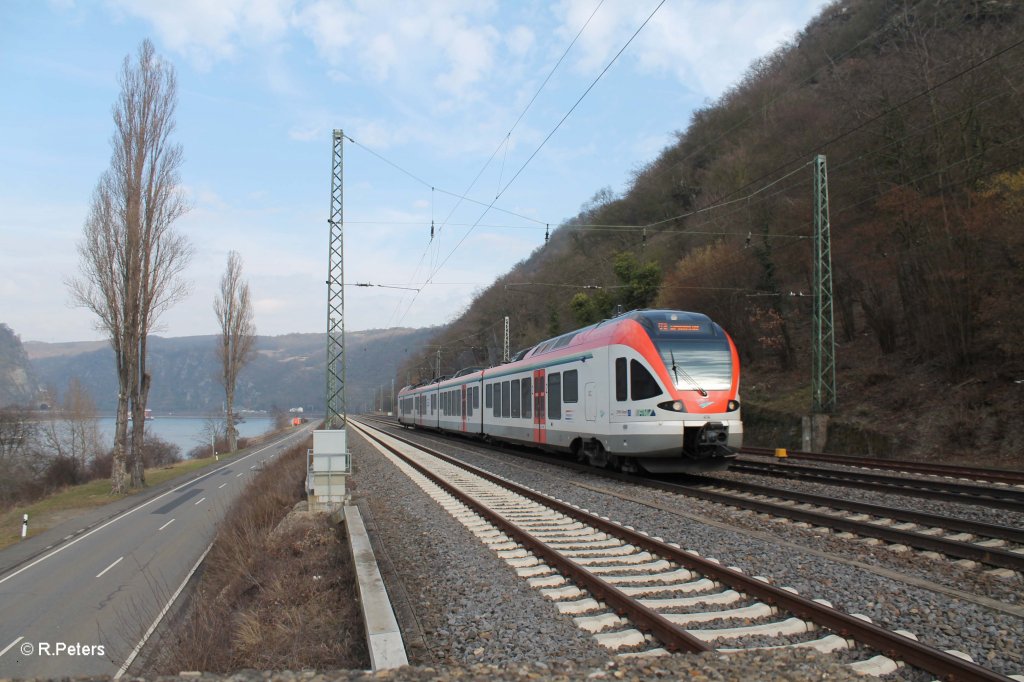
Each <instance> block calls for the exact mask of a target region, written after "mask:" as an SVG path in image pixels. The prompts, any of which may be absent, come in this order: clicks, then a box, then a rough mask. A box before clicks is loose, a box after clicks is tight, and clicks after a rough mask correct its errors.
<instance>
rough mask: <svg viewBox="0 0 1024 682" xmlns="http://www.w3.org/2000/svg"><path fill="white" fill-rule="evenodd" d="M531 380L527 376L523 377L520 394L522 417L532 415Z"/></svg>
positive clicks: (526, 417) (527, 417)
mask: <svg viewBox="0 0 1024 682" xmlns="http://www.w3.org/2000/svg"><path fill="white" fill-rule="evenodd" d="M532 384H533V381H532V380H531V379H530V378H529V377H527V378H526V379H523V384H522V396H523V417H524V418H525V419H530V418H532V417H533V386H532Z"/></svg>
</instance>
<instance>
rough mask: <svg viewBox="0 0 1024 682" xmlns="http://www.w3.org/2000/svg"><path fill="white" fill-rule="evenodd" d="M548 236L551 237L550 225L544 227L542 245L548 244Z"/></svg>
mask: <svg viewBox="0 0 1024 682" xmlns="http://www.w3.org/2000/svg"><path fill="white" fill-rule="evenodd" d="M549 236H551V225H550V224H548V225H545V226H544V243H545V244H547V243H548V237H549Z"/></svg>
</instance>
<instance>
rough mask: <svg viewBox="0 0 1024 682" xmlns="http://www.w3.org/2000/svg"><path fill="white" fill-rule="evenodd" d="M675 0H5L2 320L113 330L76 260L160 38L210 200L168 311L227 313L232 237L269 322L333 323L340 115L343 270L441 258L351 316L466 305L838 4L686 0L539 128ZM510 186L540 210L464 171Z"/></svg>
mask: <svg viewBox="0 0 1024 682" xmlns="http://www.w3.org/2000/svg"><path fill="white" fill-rule="evenodd" d="M659 2H660V0H604V2H601V0H562V1H560V2H533V1H530V0H519V1H514V2H513V1H508V2H487V1H485V0H475V1H473V0H469V1H461V0H437V1H434V0H424V1H421V2H406V1H398V0H394V1H391V0H378V1H376V2H371V1H367V0H348V1H344V2H343V1H327V0H178V1H176V2H160V1H156V0H105V1H96V2H80V1H76V0H54V1H52V2H38V1H35V0H0V92H2V93H3V94H2V96H0V322H5V323H7V324H8V325H10V326H11V327H12V328H13V329H14V331H15V332H17V333H18V334H20V335H21V337H22V340H26V341H27V340H39V341H49V342H57V341H82V340H91V339H98V338H102V334H101V333H100V332H98V331H97V330H96V329H95V328H94V320H93V317H92V316H91V314H89V313H88V312H86V311H84V310H82V309H76V308H73V307H71V304H70V297H69V295H68V293H67V289H66V287H65V285H64V282H65V281H66V279H67V278H68V277H70V276H73V275H74V274H75V273H76V272H77V267H78V266H77V255H76V243H77V242H78V240H79V239H80V235H81V230H82V225H83V222H84V219H85V216H86V213H87V210H88V203H89V198H90V196H91V193H92V190H93V187H94V186H95V184H96V181H97V179H98V178H99V176H100V174H101V173H102V171H103V170H104V169H105V168H106V167H107V166H108V164H109V159H110V143H109V140H110V136H111V133H112V132H113V123H112V120H111V106H112V104H113V102H114V100H115V98H116V96H117V92H118V84H117V75H118V72H119V70H120V67H121V63H122V60H123V59H124V58H125V56H126V55H129V54H131V55H132V56H134V55H135V52H136V50H137V48H138V45H139V43H140V42H141V41H142V40H143V39H145V38H150V39H151V40H152V41H153V43H154V45H155V47H156V50H157V53H158V54H159V55H160V56H161V57H162V58H164V59H166V60H167V61H169V62H170V63H172V64H173V65H174V67H175V69H176V72H177V76H178V87H179V101H178V115H177V123H178V126H177V131H176V136H175V139H176V140H177V141H178V142H179V143H181V145H182V146H183V148H184V153H185V163H184V167H183V169H182V177H181V181H182V191H184V192H185V193H186V195H187V196H188V198H189V201H190V203H191V205H192V210H191V211H190V213H189V214H188V215H187V216H186V217H184V218H183V219H181V220H180V221H179V223H178V229H179V230H181V231H182V232H183V233H185V234H186V235H187V236H188V237H189V239H190V240H191V241H192V243H193V245H194V246H195V255H194V257H193V260H192V262H191V265H190V266H189V268H188V271H187V276H188V279H189V280H190V281H191V282H192V293H191V294H190V295H189V297H188V298H187V299H186V300H184V301H182V302H181V303H179V304H178V305H177V306H175V307H174V308H173V309H172V310H170V311H169V312H168V313H166V314H165V315H164V317H163V318H162V320H161V323H162V329H161V330H160V331H159V332H158V333H160V334H162V335H164V336H186V335H193V334H213V333H216V332H217V329H216V322H215V319H214V315H213V311H212V302H213V298H214V296H215V293H216V286H217V281H218V279H219V277H220V274H221V272H222V271H223V269H224V266H225V262H226V258H227V253H228V251H229V250H232V249H234V250H237V251H238V252H239V253H240V254H241V255H242V258H243V260H244V262H245V276H246V277H247V279H248V280H249V282H250V285H251V287H252V290H253V295H254V299H255V301H256V325H257V328H258V330H259V332H260V333H261V334H284V333H289V332H322V331H324V329H325V317H326V315H325V312H326V303H325V299H326V286H325V285H324V279H325V275H326V270H327V238H328V235H327V216H328V209H329V207H330V168H331V130H332V129H335V128H341V129H343V130H344V131H345V133H346V134H347V135H349V136H350V137H351V138H352V139H354V140H355V141H356V142H357V143H359V144H358V145H352V144H350V143H346V146H345V213H344V215H345V238H346V241H345V254H346V258H345V279H346V281H347V282H350V283H354V282H370V283H374V284H385V285H398V286H411V287H422V285H423V283H424V282H426V281H428V280H429V281H430V284H429V285H427V286H425V287H422V291H421V292H420V294H419V295H418V296H417V297H416V299H415V302H414V303H413V304H412V305H410V303H411V302H412V299H411V292H408V291H403V290H400V289H388V288H379V287H374V288H354V287H347V288H346V327H347V328H348V329H350V330H360V329H372V328H384V327H390V326H396V325H402V326H416V327H418V326H425V325H431V324H440V323H444V322H447V321H449V320H450V319H452V318H453V317H455V316H457V315H458V314H459V313H460V312H461V311H462V310H464V309H465V308H466V306H467V305H468V304H469V302H470V301H471V300H472V297H473V295H474V292H476V291H479V290H481V289H483V288H485V287H486V286H488V285H489V284H490V283H491V282H492V281H493V280H494V278H495V277H497V276H498V275H500V274H501V273H503V272H505V271H507V270H508V269H509V268H510V267H511V266H513V265H514V264H515V263H516V262H518V261H520V260H522V259H523V258H525V257H527V256H528V255H529V254H530V253H531V252H532V251H533V250H534V249H535V248H537V247H538V246H540V245H541V244H543V240H544V226H543V224H542V223H550V224H551V226H552V229H553V228H554V227H555V226H556V225H557V224H558V223H560V222H561V221H563V220H565V219H567V218H570V217H572V216H573V215H575V214H576V213H577V212H578V211H579V208H580V206H581V205H582V204H583V203H585V202H587V201H588V200H589V199H590V198H591V197H592V196H593V195H594V194H595V192H597V191H598V190H600V189H601V188H604V187H610V188H611V189H612V190H613V191H614V192H616V193H619V192H621V191H623V189H624V188H625V187H626V186H627V184H628V182H629V178H630V175H631V173H632V171H633V170H635V169H636V168H638V167H640V166H642V165H643V164H644V163H646V162H648V161H650V160H652V159H653V158H654V157H655V156H656V155H657V153H658V152H659V151H660V150H661V149H662V148H663V147H664V146H666V145H668V144H670V143H671V142H672V141H673V139H674V138H673V132H674V131H678V130H683V129H685V127H686V125H687V124H688V122H689V119H690V114H691V112H692V111H693V110H694V108H697V107H700V106H703V105H705V104H707V103H708V102H709V101H712V100H714V98H716V97H718V96H719V95H720V94H721V93H722V92H723V91H724V90H725V89H727V88H728V86H729V85H730V84H731V83H733V82H735V81H736V80H737V79H738V78H739V77H740V76H742V74H743V72H744V71H745V70H746V69H747V67H748V66H749V64H750V63H751V61H752V60H754V59H756V58H757V57H758V56H760V55H763V54H765V53H767V52H770V51H771V50H773V49H775V48H776V47H777V46H779V45H780V44H781V43H782V42H783V41H785V40H788V39H790V38H792V36H793V35H794V33H795V32H796V31H798V30H800V29H801V28H802V27H803V26H804V25H805V24H806V22H807V21H808V20H809V19H810V18H811V17H813V16H814V15H815V14H816V13H817V12H818V11H819V10H820V9H821V7H822V6H823V4H824V3H823V2H821V0H786V1H781V0H780V1H779V2H764V1H761V2H729V1H723V2H715V1H710V0H709V1H697V0H666V2H665V3H664V5H662V6H661V7H660V8H659V9H658V10H657V12H656V13H655V14H654V16H653V18H652V19H651V21H650V22H649V23H648V24H647V26H646V27H645V28H644V29H643V30H642V31H641V32H640V34H639V35H638V36H637V38H636V39H635V40H634V41H633V43H632V44H631V45H630V46H629V47H628V48H627V49H626V51H625V52H624V53H623V54H622V56H621V57H620V58H619V59H618V60H617V61H616V62H615V63H614V65H612V67H611V68H610V69H609V70H608V72H607V73H606V74H605V76H604V77H603V78H602V79H601V80H600V81H599V82H598V83H597V85H596V86H595V87H594V88H593V89H592V90H591V91H590V93H589V94H588V95H587V96H586V97H585V98H584V99H583V101H582V102H581V103H580V104H579V106H578V107H577V108H576V109H575V111H574V112H573V113H572V115H571V116H569V118H568V119H567V120H566V121H565V123H564V124H563V125H562V126H561V127H560V128H559V129H558V131H557V132H555V133H554V135H552V137H551V138H550V140H549V141H548V142H547V143H546V144H543V146H541V143H542V141H543V140H544V138H545V137H546V136H547V135H548V134H549V133H551V131H552V130H553V129H554V128H555V126H556V125H557V124H558V122H559V120H560V119H562V117H563V116H565V114H566V112H568V111H569V109H570V108H571V107H572V106H573V104H574V103H575V102H576V101H577V99H578V98H579V97H580V95H582V94H583V92H584V91H585V90H586V88H587V87H588V86H589V85H590V84H591V83H592V82H593V81H594V79H595V78H596V77H597V76H598V74H599V73H600V72H601V70H602V69H604V68H605V67H606V66H607V65H608V63H609V62H610V61H611V60H612V58H613V57H614V55H615V53H616V52H618V51H619V49H620V48H621V47H622V46H623V45H624V44H625V43H626V41H627V40H628V39H629V36H631V35H632V34H633V32H634V31H636V30H637V28H638V27H640V26H641V24H643V22H644V20H645V19H646V18H647V17H648V16H649V15H650V14H651V12H652V11H654V10H655V8H656V7H658V4H659ZM595 8H596V12H595ZM592 14H593V17H592V18H591V19H590V22H589V24H588V25H587V27H586V29H585V30H584V31H583V33H582V34H581V35H580V37H579V39H578V41H577V42H576V43H575V45H573V47H572V49H571V50H570V51H569V52H568V54H567V55H566V57H565V59H564V61H563V62H562V63H561V64H560V65H559V67H558V69H557V70H556V71H555V72H554V75H553V76H552V77H551V79H550V81H549V82H548V83H547V84H546V85H545V86H544V87H543V89H541V90H540V94H539V95H538V96H537V98H536V101H534V103H533V104H532V106H531V107H530V108H529V109H528V110H527V111H526V114H525V116H523V117H522V119H521V121H520V122H519V123H518V124H516V120H517V119H518V118H519V117H520V115H521V114H522V113H523V111H524V109H526V106H527V104H528V103H529V102H530V99H531V98H532V97H533V96H534V94H535V93H537V91H538V89H539V88H540V86H541V84H542V83H543V81H544V79H545V78H546V77H547V76H548V74H549V73H550V72H551V70H552V68H553V67H554V65H555V64H556V63H557V62H558V60H559V58H560V57H561V56H562V54H563V53H564V52H565V50H566V47H567V46H568V45H569V43H570V42H571V41H572V39H573V37H574V36H575V35H576V34H577V32H578V31H579V30H580V28H581V27H582V26H583V25H584V24H585V23H586V22H587V20H588V17H591V15H592ZM510 131H511V134H509V132H510ZM538 148H539V152H537V153H536V156H535V157H534V158H533V160H532V161H531V162H530V163H529V164H527V165H525V167H524V164H526V161H527V159H528V158H529V157H530V155H531V154H534V152H535V151H537V150H538ZM368 150H372V151H373V152H375V153H376V154H379V155H381V156H383V157H385V158H386V159H388V160H389V161H391V162H392V163H394V164H396V165H398V166H400V167H401V168H402V169H404V170H405V171H408V173H411V174H412V175H414V176H416V178H418V179H420V180H422V181H423V182H422V183H421V182H419V181H417V180H415V179H413V178H411V177H410V176H409V175H407V174H405V173H403V172H401V171H399V170H397V169H396V168H394V167H393V166H391V165H388V164H386V163H384V162H383V161H381V160H380V159H379V158H378V157H376V156H374V154H372V153H370V151H368ZM496 150H497V153H495V152H496ZM492 154H493V155H494V157H493V160H492V161H491V162H490V164H487V161H488V159H489V158H490V157H491V156H492ZM482 169H483V172H482V173H481V170H482ZM520 169H522V172H521V173H520V174H519V175H518V177H516V178H515V180H514V181H512V182H511V183H510V181H511V180H512V178H513V176H514V175H515V173H516V172H517V171H519V170H520ZM478 173H480V178H479V180H478V181H477V183H476V184H475V185H473V186H472V188H471V189H470V185H471V183H472V182H473V179H474V178H475V177H476V176H477V174H478ZM431 187H434V188H435V190H433V191H432V190H431ZM502 188H505V189H504V192H503V193H502V194H501V196H500V198H499V199H498V200H497V202H496V203H495V207H496V208H500V209H505V210H507V211H512V212H514V213H516V214H519V215H520V216H523V217H517V216H514V215H510V214H508V213H502V212H500V211H496V210H491V211H489V212H487V213H486V214H485V212H484V207H482V206H480V205H478V204H473V203H469V202H462V203H461V204H459V205H457V200H456V199H454V198H453V197H452V196H451V194H446V193H445V192H450V193H454V194H463V193H468V196H470V197H471V198H473V199H475V200H477V201H482V202H484V203H485V204H487V203H490V202H491V201H492V200H494V198H495V196H496V195H497V194H498V192H499V190H500V189H502ZM432 219H433V220H434V221H435V223H436V225H437V238H436V239H435V240H434V242H433V243H431V242H430V223H431V220H432ZM446 220H447V222H446ZM477 222H479V224H478V225H477V226H476V227H475V228H474V229H472V231H469V230H470V226H471V225H473V224H474V223H477ZM467 231H469V233H468V236H466V235H467ZM464 236H465V240H464V241H463V242H462V244H461V246H459V247H458V248H454V247H455V246H456V244H458V243H459V241H460V240H462V239H463V237H464ZM453 249H454V250H453ZM442 262H443V263H444V265H443V266H442V267H440V268H438V267H437V266H438V265H439V264H440V263H442Z"/></svg>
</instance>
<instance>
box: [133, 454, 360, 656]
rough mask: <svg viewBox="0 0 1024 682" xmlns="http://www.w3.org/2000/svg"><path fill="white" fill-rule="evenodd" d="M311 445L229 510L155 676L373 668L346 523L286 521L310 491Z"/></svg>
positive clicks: (263, 475)
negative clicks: (342, 533) (342, 528)
mask: <svg viewBox="0 0 1024 682" xmlns="http://www.w3.org/2000/svg"><path fill="white" fill-rule="evenodd" d="M308 447H309V443H308V441H307V443H304V444H302V445H299V446H297V447H295V448H292V449H291V450H289V451H288V452H287V453H285V454H284V455H282V456H281V457H279V458H278V459H277V460H275V461H274V462H272V463H270V464H269V465H268V466H267V468H266V469H265V470H264V471H262V472H260V473H259V474H258V475H257V476H256V477H255V478H254V479H253V480H252V482H251V483H250V484H249V486H248V488H247V490H246V492H245V494H243V495H242V496H241V497H239V498H238V501H237V502H236V503H235V504H234V506H233V507H232V508H231V510H230V511H229V512H228V514H227V515H226V517H225V519H224V521H223V523H222V525H221V528H220V531H219V532H218V534H217V538H216V540H215V542H214V544H213V548H212V549H211V550H210V553H209V555H208V556H207V558H206V561H205V563H204V571H203V576H202V579H201V581H200V583H199V585H198V587H197V589H196V593H195V595H194V596H193V599H192V602H191V604H190V606H189V608H188V611H187V613H186V614H185V615H184V618H183V621H184V622H182V623H181V624H180V626H179V627H178V628H177V630H176V631H175V632H173V633H169V634H168V635H165V641H164V642H162V646H161V647H159V648H160V649H162V650H163V652H164V653H163V654H162V656H161V657H160V660H158V661H155V662H152V663H151V666H152V669H151V670H148V671H146V672H147V674H159V673H172V674H173V673H177V672H178V671H181V670H204V671H211V672H233V671H235V670H239V669H242V668H255V669H261V670H268V669H293V670H294V669H301V668H316V669H324V668H356V669H360V668H366V667H368V656H367V653H366V650H365V641H364V637H363V633H362V624H361V618H360V616H359V614H358V612H356V611H354V609H356V608H357V606H356V600H355V595H354V593H353V590H354V587H353V585H354V575H353V573H352V568H351V566H349V567H348V568H345V566H346V564H347V563H349V562H348V560H347V551H346V549H345V545H344V543H343V542H341V541H340V539H339V537H338V530H337V529H335V528H333V527H332V526H331V524H330V523H329V521H328V520H327V519H326V518H325V517H323V516H319V515H303V516H305V518H302V519H301V520H299V521H297V522H296V523H293V524H290V525H289V526H288V528H281V529H279V528H278V527H279V524H280V522H281V520H282V519H283V518H284V517H285V516H286V515H287V514H288V512H289V510H291V509H292V508H293V507H294V506H295V504H296V502H298V501H299V500H301V499H302V498H303V483H304V479H305V453H306V450H307V449H308Z"/></svg>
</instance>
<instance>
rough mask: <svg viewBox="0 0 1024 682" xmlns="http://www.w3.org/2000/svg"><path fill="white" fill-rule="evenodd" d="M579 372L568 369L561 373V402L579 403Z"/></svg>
mask: <svg viewBox="0 0 1024 682" xmlns="http://www.w3.org/2000/svg"><path fill="white" fill-rule="evenodd" d="M579 375H580V373H579V371H577V370H575V369H570V370H569V371H568V372H562V400H564V401H565V402H567V403H578V402H579V401H580V385H579Z"/></svg>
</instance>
